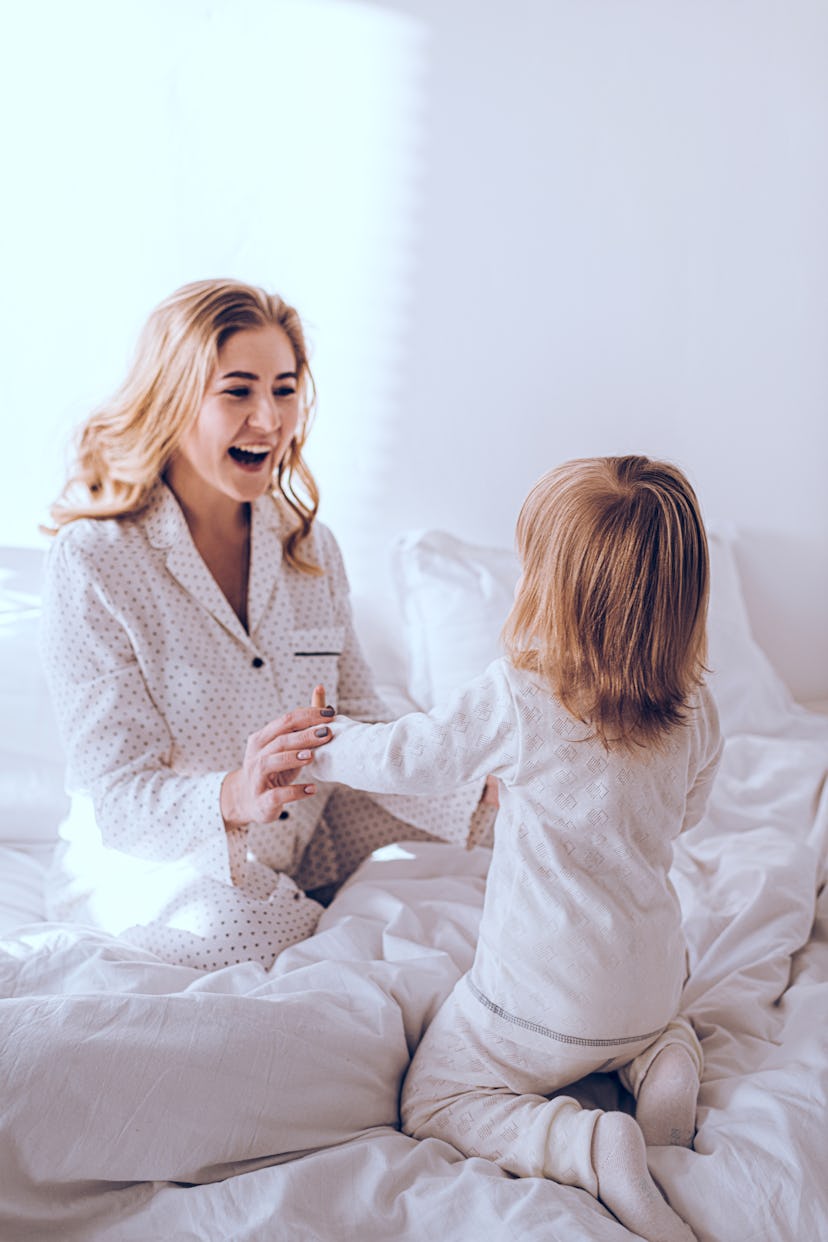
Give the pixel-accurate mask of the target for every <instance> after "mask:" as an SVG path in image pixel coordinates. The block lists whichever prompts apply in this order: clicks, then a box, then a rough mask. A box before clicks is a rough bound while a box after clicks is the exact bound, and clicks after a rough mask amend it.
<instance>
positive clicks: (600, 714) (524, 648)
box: [503, 457, 710, 747]
mask: <svg viewBox="0 0 828 1242" xmlns="http://www.w3.org/2000/svg"><path fill="white" fill-rule="evenodd" d="M517 546H518V553H519V555H520V559H521V562H522V564H523V577H522V579H521V581H520V583H519V584H518V588H517V590H516V593H515V603H514V606H513V608H512V611H511V612H510V614H509V617H508V618H507V621H506V625H505V627H504V631H503V637H504V642H505V644H506V649H507V652H508V655H509V658H510V659H511V661H512V663H513V664H514V665H515V666H516V667H518V668H526V669H530V670H532V671H534V672H537V673H538V674H540V676H541V677H543V678H544V680H545V681H547V682H548V684H549V685H550V686H551V688H552V690H553V691H554V693H555V695H556V696H557V697H558V699H560V701H561V703H562V704H563V706H564V707H565V708H566V709H567V710H568V711H569V712H571V713H572V715H574V716H576V717H578V718H579V719H581V720H583V721H584V722H585V723H587V724H589V725H590V727H592V728H593V729H594V730H595V734H596V735H597V736H598V737H599V738H600V739H601V741H602V742H603V743H604V745H605V746H612V745H621V746H625V747H632V746H635V745H636V744H652V743H658V742H660V741H663V739H664V738H665V737H666V735H667V733H668V732H669V731H670V730H671V729H672V728H674V727H675V726H676V725H679V724H681V723H683V722H684V720H685V719H686V716H687V703H688V699H689V697H690V695H691V694H692V692H693V691H694V690H695V689H696V688H697V687H698V686H699V685H700V684H701V681H702V680H703V676H704V672H705V667H704V661H705V658H706V654H707V643H706V622H707V601H708V595H709V574H710V570H709V558H708V550H707V537H706V535H705V530H704V524H703V522H702V519H701V514H700V512H699V505H698V501H697V499H696V495H695V492H694V491H693V488H692V487H691V486H690V484H689V482H688V481H687V479H686V478H685V476H684V475H683V473H682V472H681V470H679V469H678V468H677V467H676V466H673V465H670V464H669V463H667V462H662V461H651V460H650V459H649V458H647V457H593V458H583V459H580V460H576V461H570V462H567V463H565V464H564V465H562V466H558V467H557V468H556V469H554V470H551V471H550V472H549V473H548V474H546V475H544V476H543V478H542V479H540V480H539V482H538V483H536V484H535V486H534V487H533V489H532V491H531V492H530V493H529V495H528V497H527V498H526V501H525V502H524V505H523V507H522V509H521V512H520V516H519V518H518V523H517Z"/></svg>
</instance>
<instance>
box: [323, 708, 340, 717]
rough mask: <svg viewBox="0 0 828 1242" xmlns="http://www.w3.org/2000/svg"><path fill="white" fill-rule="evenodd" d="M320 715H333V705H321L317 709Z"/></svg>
mask: <svg viewBox="0 0 828 1242" xmlns="http://www.w3.org/2000/svg"><path fill="white" fill-rule="evenodd" d="M319 715H320V716H335V715H336V711H335V709H334V708H333V707H321V708H320V709H319Z"/></svg>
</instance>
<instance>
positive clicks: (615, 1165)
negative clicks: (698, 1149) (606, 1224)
mask: <svg viewBox="0 0 828 1242" xmlns="http://www.w3.org/2000/svg"><path fill="white" fill-rule="evenodd" d="M592 1164H593V1168H594V1169H595V1173H596V1175H597V1177H598V1198H599V1199H600V1200H601V1202H602V1203H603V1204H604V1205H605V1206H606V1207H608V1208H609V1210H610V1211H611V1212H612V1213H613V1215H614V1216H616V1217H617V1218H618V1220H619V1221H620V1222H621V1224H622V1225H626V1227H627V1228H628V1229H630V1230H631V1231H632V1232H633V1233H637V1234H639V1235H640V1236H641V1237H642V1238H646V1239H647V1242H696V1236H695V1234H694V1233H693V1231H692V1230H691V1229H690V1227H689V1225H686V1224H685V1223H684V1221H683V1220H682V1219H681V1217H680V1216H677V1215H676V1213H675V1212H674V1211H673V1209H672V1208H671V1207H670V1205H669V1204H668V1202H667V1200H666V1199H665V1198H664V1197H663V1196H662V1194H661V1192H660V1191H659V1189H658V1186H657V1185H656V1184H655V1182H654V1181H653V1179H652V1176H651V1174H650V1170H649V1169H648V1168H647V1149H646V1147H645V1145H644V1137H643V1135H642V1133H641V1130H640V1128H639V1126H638V1124H637V1123H636V1121H635V1120H634V1118H632V1117H630V1116H629V1115H628V1114H627V1113H602V1114H601V1116H600V1117H599V1118H598V1120H597V1122H596V1123H595V1130H594V1131H593V1138H592Z"/></svg>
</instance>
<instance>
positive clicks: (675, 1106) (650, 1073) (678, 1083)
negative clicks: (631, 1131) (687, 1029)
mask: <svg viewBox="0 0 828 1242" xmlns="http://www.w3.org/2000/svg"><path fill="white" fill-rule="evenodd" d="M698 1096H699V1076H698V1073H697V1071H696V1066H695V1064H694V1063H693V1059H692V1057H691V1056H690V1054H689V1052H688V1051H687V1049H686V1048H683V1047H682V1046H681V1044H668V1045H667V1047H666V1048H662V1050H661V1052H660V1053H659V1054H658V1056H657V1057H656V1059H655V1060H654V1061H653V1063H652V1065H651V1066H650V1068H649V1069H648V1070H647V1073H646V1075H645V1077H644V1081H643V1082H642V1084H641V1086H640V1087H639V1090H638V1099H637V1101H636V1105H635V1119H636V1121H637V1122H638V1124H639V1125H640V1126H641V1131H642V1133H643V1135H644V1139H645V1142H646V1143H647V1146H648V1147H692V1146H693V1137H694V1135H695V1133H696V1104H697V1101H698Z"/></svg>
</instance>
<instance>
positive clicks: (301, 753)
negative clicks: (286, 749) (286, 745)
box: [296, 750, 311, 759]
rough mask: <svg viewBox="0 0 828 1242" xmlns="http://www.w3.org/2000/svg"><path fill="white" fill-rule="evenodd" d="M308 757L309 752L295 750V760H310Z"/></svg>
mask: <svg viewBox="0 0 828 1242" xmlns="http://www.w3.org/2000/svg"><path fill="white" fill-rule="evenodd" d="M310 757H311V753H310V751H309V750H297V752H296V758H297V759H310Z"/></svg>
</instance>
